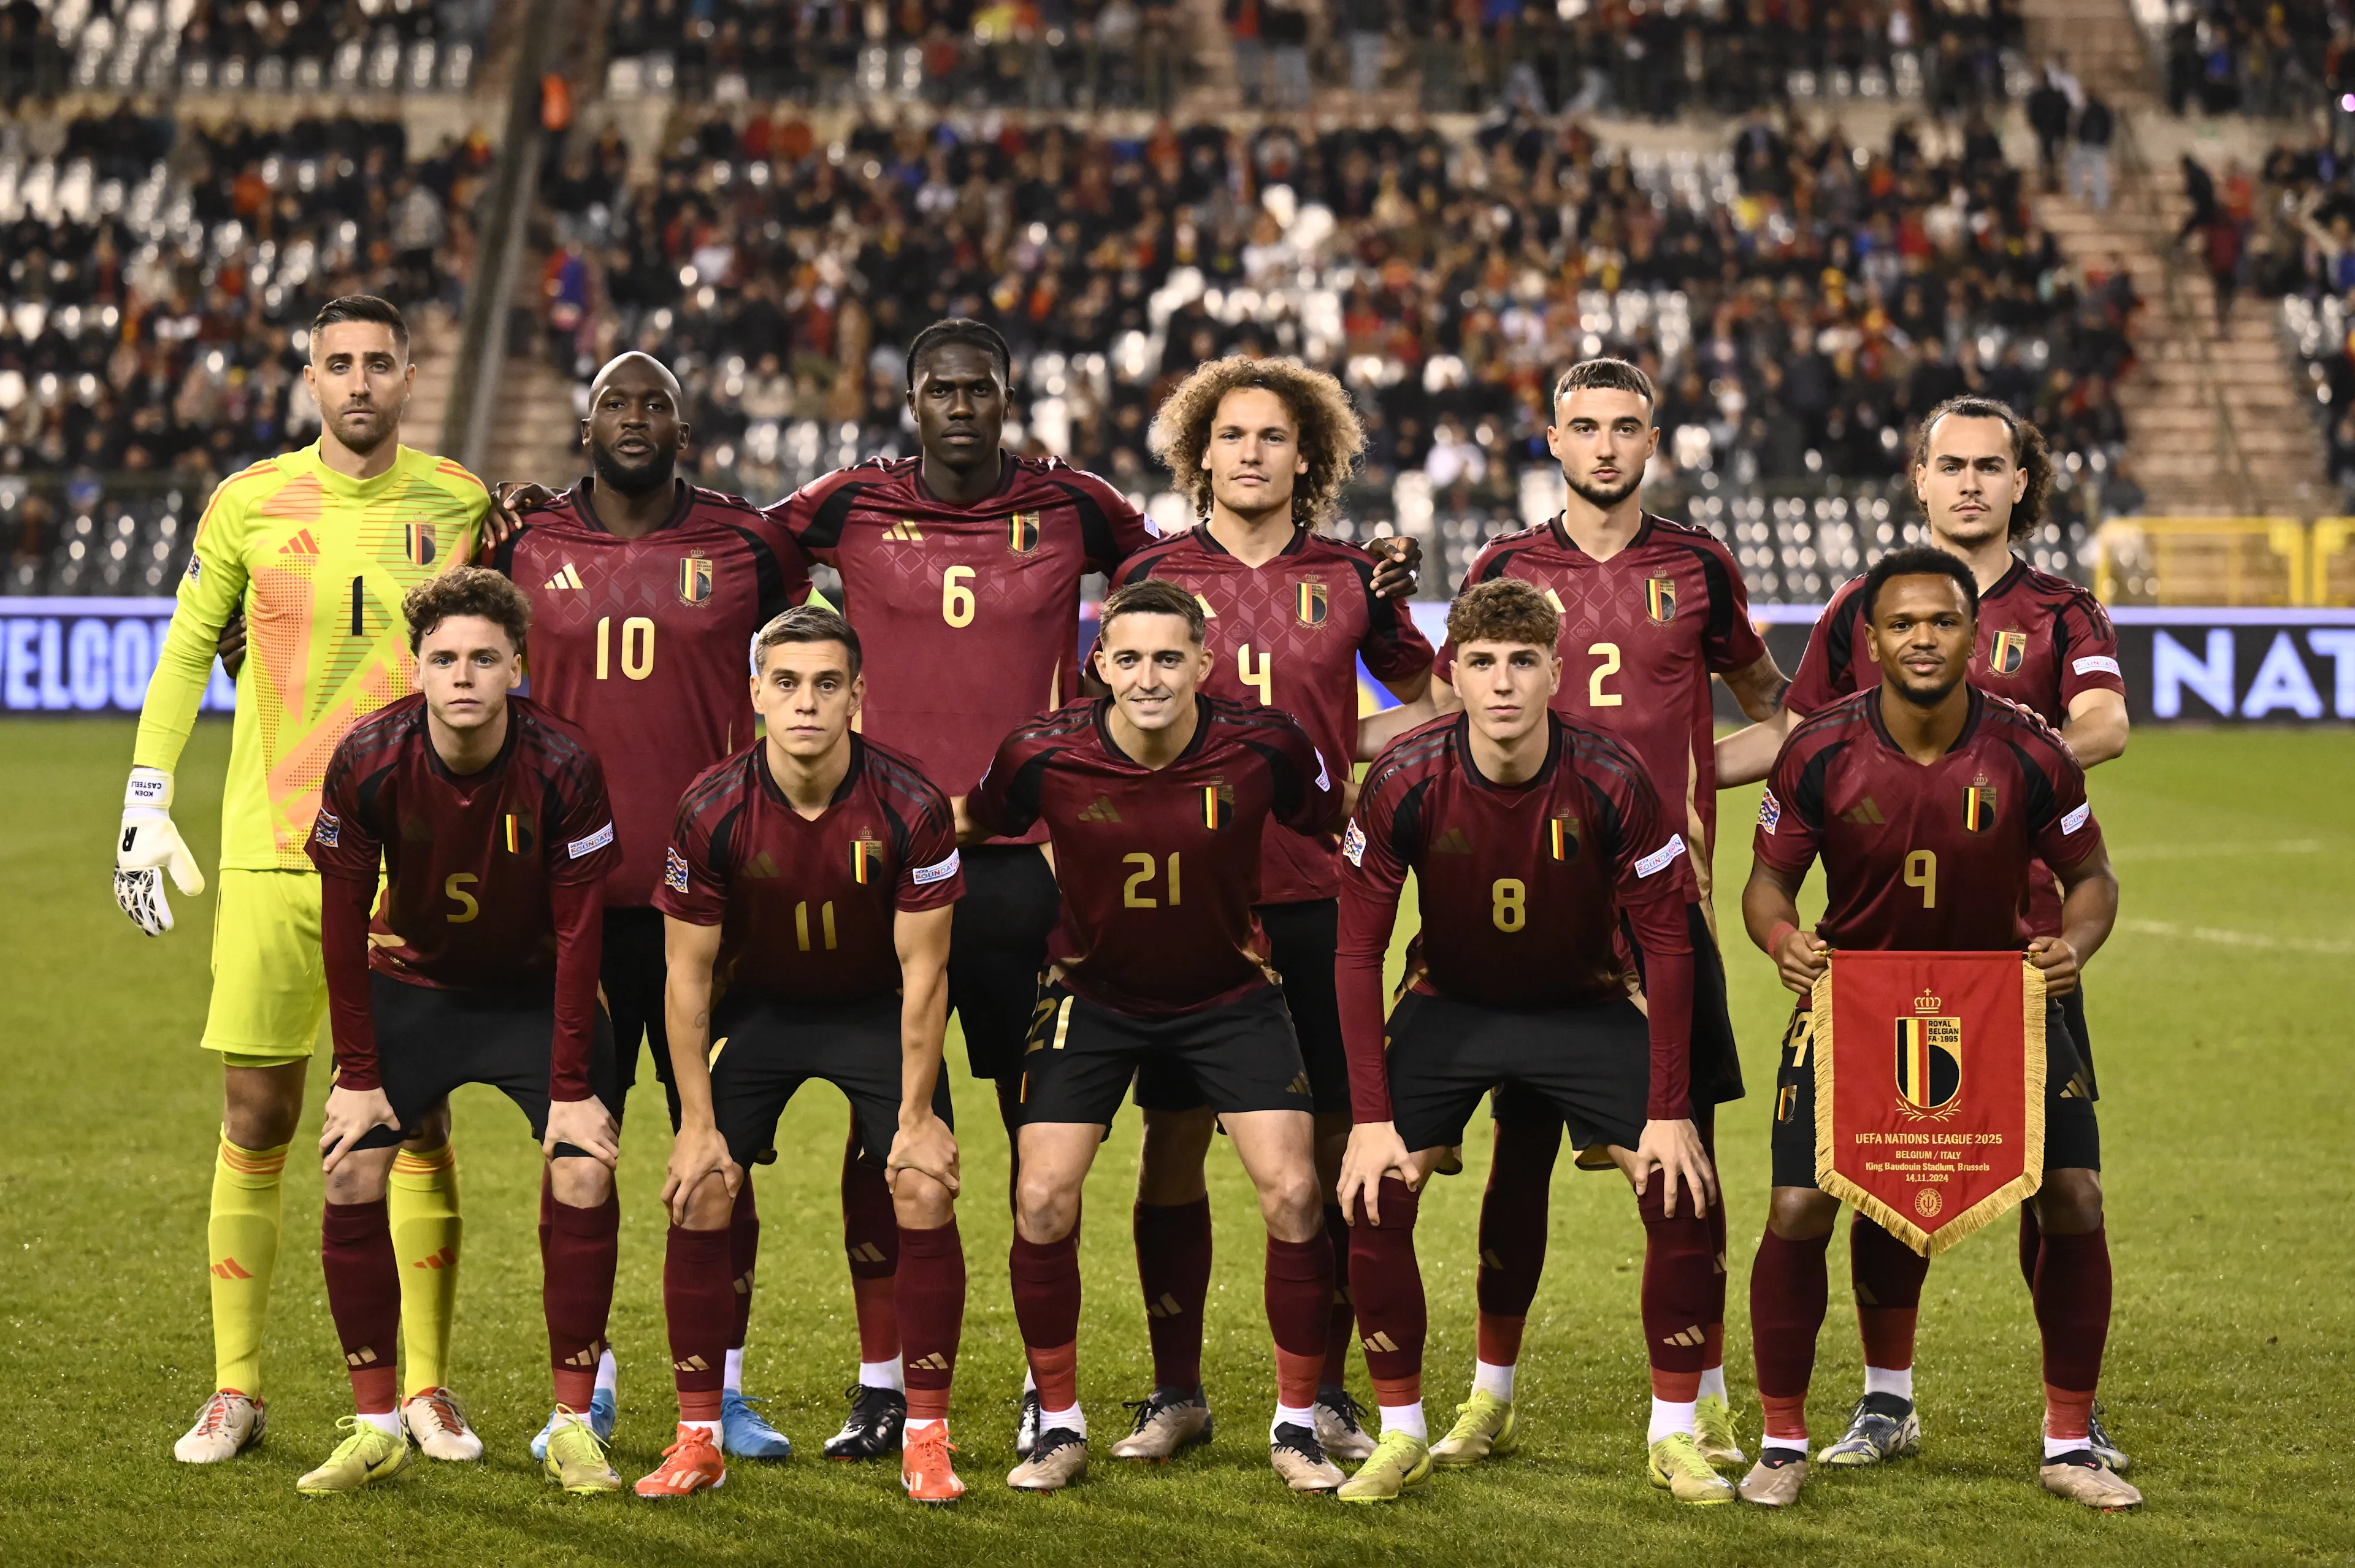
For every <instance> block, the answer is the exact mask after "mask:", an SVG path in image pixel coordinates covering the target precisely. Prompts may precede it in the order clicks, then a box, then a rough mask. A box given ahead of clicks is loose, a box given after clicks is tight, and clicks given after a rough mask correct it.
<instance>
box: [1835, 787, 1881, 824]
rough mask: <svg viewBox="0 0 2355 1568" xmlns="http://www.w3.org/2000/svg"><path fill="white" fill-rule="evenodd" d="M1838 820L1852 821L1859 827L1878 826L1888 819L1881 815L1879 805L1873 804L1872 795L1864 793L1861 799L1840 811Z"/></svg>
mask: <svg viewBox="0 0 2355 1568" xmlns="http://www.w3.org/2000/svg"><path fill="white" fill-rule="evenodd" d="M1840 820H1841V821H1842V822H1853V823H1855V824H1856V825H1857V826H1858V827H1881V825H1882V824H1883V823H1885V822H1887V821H1888V820H1889V819H1888V818H1887V817H1885V816H1881V807H1879V806H1878V805H1874V804H1873V802H1872V797H1871V796H1870V795H1866V796H1865V797H1864V798H1863V799H1862V800H1859V801H1858V802H1857V803H1856V804H1855V805H1851V806H1849V808H1848V809H1847V810H1846V811H1843V812H1841V813H1840Z"/></svg>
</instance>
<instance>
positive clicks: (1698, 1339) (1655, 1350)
mask: <svg viewBox="0 0 2355 1568" xmlns="http://www.w3.org/2000/svg"><path fill="white" fill-rule="evenodd" d="M1667 1184H1668V1177H1667V1174H1666V1173H1665V1172H1663V1171H1657V1170H1656V1171H1654V1172H1653V1173H1652V1179H1651V1180H1650V1181H1649V1182H1648V1183H1647V1184H1646V1186H1645V1188H1644V1190H1643V1193H1642V1195H1641V1196H1640V1197H1639V1198H1638V1199H1637V1200H1636V1209H1637V1211H1638V1212H1640V1213H1641V1214H1642V1215H1643V1217H1644V1283H1643V1292H1642V1303H1643V1320H1644V1349H1645V1351H1646V1356H1647V1357H1648V1359H1649V1360H1650V1362H1651V1367H1652V1397H1653V1398H1654V1399H1657V1400H1665V1401H1668V1403H1673V1404H1690V1403H1692V1402H1693V1401H1694V1400H1696V1399H1698V1398H1699V1397H1700V1374H1701V1369H1702V1368H1703V1367H1704V1366H1705V1365H1706V1364H1707V1362H1708V1359H1709V1333H1708V1326H1707V1324H1706V1322H1705V1321H1704V1320H1705V1318H1706V1317H1708V1313H1709V1305H1710V1283H1711V1280H1710V1275H1711V1271H1712V1269H1713V1268H1714V1266H1715V1263H1716V1258H1715V1254H1714V1249H1713V1245H1712V1243H1710V1235H1709V1221H1708V1219H1707V1218H1706V1217H1705V1216H1703V1215H1700V1214H1696V1213H1695V1212H1693V1207H1692V1194H1691V1193H1689V1192H1686V1193H1682V1194H1679V1196H1680V1197H1681V1198H1682V1200H1683V1201H1681V1202H1679V1203H1678V1205H1677V1212H1676V1213H1675V1215H1673V1216H1671V1215H1669V1214H1668V1212H1667V1202H1666V1193H1667Z"/></svg>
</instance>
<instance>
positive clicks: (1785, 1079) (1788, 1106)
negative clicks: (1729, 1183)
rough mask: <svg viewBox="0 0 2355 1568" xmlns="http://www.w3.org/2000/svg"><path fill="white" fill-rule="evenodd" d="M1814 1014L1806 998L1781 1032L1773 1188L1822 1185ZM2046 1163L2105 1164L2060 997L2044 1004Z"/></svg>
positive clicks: (2050, 1166) (2088, 1087) (2088, 1088)
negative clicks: (1818, 1166)
mask: <svg viewBox="0 0 2355 1568" xmlns="http://www.w3.org/2000/svg"><path fill="white" fill-rule="evenodd" d="M1814 1044H1815V1014H1814V1013H1813V1012H1812V1011H1811V1010H1810V1009H1809V1008H1808V1007H1807V1004H1806V1003H1805V1002H1801V1003H1800V1004H1799V1005H1798V1006H1797V1007H1796V1008H1793V1009H1792V1010H1791V1022H1790V1024H1789V1026H1788V1027H1786V1028H1785V1029H1784V1030H1783V1051H1782V1057H1781V1061H1780V1063H1779V1065H1778V1067H1777V1069H1776V1072H1775V1074H1774V1185H1775V1186H1777V1187H1813V1186H1815V1184H1816V1060H1815V1051H1814ZM2044 1168H2045V1169H2047V1170H2099V1169H2101V1168H2102V1128H2101V1124H2100V1122H2099V1121H2098V1120H2097V1119H2096V1118H2095V1116H2094V1098H2093V1093H2092V1084H2091V1082H2090V1078H2089V1075H2088V1074H2087V1072H2086V1070H2085V1067H2084V1063H2083V1058H2081V1057H2080V1056H2079V1055H2078V1054H2077V1042H2076V1040H2075V1039H2074V1038H2073V1037H2072V1036H2071V1034H2070V1032H2069V1020H2068V1017H2067V1015H2066V1014H2065V1013H2064V1012H2063V1011H2062V1007H2061V1002H2060V999H2059V998H2057V997H2055V998H2053V999H2051V1000H2050V1001H2048V1002H2046V1003H2045V1005H2044Z"/></svg>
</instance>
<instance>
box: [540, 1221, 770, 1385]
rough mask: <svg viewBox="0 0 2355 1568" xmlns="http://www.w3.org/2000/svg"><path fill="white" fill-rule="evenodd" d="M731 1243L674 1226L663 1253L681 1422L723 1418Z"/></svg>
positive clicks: (732, 1299)
mask: <svg viewBox="0 0 2355 1568" xmlns="http://www.w3.org/2000/svg"><path fill="white" fill-rule="evenodd" d="M729 1242H730V1236H729V1232H726V1231H690V1230H687V1229H686V1228H685V1227H684V1226H680V1225H673V1226H672V1227H671V1228H670V1236H669V1239H668V1241H667V1242H666V1244H665V1246H664V1249H663V1318H664V1320H665V1322H666V1324H667V1326H668V1327H669V1329H670V1370H671V1378H672V1380H673V1381H674V1382H675V1383H676V1385H677V1389H678V1418H679V1419H680V1420H681V1421H717V1420H719V1403H720V1400H719V1396H720V1385H721V1382H722V1381H723V1380H722V1370H723V1368H724V1367H725V1365H726V1362H727V1357H728V1329H729V1326H730V1324H731V1323H733V1322H734V1321H735V1317H736V1292H735V1290H734V1288H733V1286H732V1285H731V1284H730V1280H729V1277H728V1271H729V1268H730V1263H731V1258H730V1248H729ZM573 1408H575V1409H585V1408H587V1407H586V1406H582V1405H575V1406H574V1407H573Z"/></svg>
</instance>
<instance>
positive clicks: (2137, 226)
mask: <svg viewBox="0 0 2355 1568" xmlns="http://www.w3.org/2000/svg"><path fill="white" fill-rule="evenodd" d="M2024 14H2025V16H2026V19H2027V22H2028V32H2029V40H2030V48H2031V51H2032V52H2033V53H2034V54H2035V55H2036V57H2037V58H2039V59H2044V58H2049V57H2050V56H2051V55H2053V54H2060V53H2065V54H2067V56H2068V57H2069V63H2070V68H2071V69H2073V70H2074V71H2075V72H2076V73H2077V74H2078V76H2079V78H2080V79H2081V80H2083V81H2084V82H2085V83H2086V84H2087V85H2088V86H2089V87H2091V88H2093V89H2094V91H2097V92H2099V93H2100V94H2101V96H2102V97H2103V98H2104V99H2105V100H2106V101H2108V102H2109V103H2110V104H2111V105H2112V107H2113V108H2114V109H2115V111H2116V112H2117V114H2118V119H2119V124H2120V135H2119V138H2118V142H2117V144H2116V146H2115V151H2116V152H2117V153H2118V154H2119V155H2120V156H2118V157H2117V158H2116V160H2115V162H2116V165H2117V170H2116V173H2117V177H2116V181H2115V188H2114V190H2113V193H2112V199H2111V203H2110V209H2109V210H2108V211H2107V212H2096V211H2094V210H2093V209H2092V208H2088V207H2086V206H2085V205H2084V204H2083V203H2081V202H2078V201H2076V200H2073V198H2071V197H2068V196H2067V195H2065V194H2061V195H2041V194H2040V195H2038V196H2037V197H2035V200H2034V206H2035V212H2036V219H2037V221H2038V222H2039V223H2041V224H2042V225H2043V226H2044V227H2045V228H2046V229H2050V230H2051V232H2052V234H2053V235H2054V237H2055V238H2057V239H2058V240H2060V241H2061V243H2062V247H2063V248H2064V249H2065V250H2066V251H2068V252H2069V253H2070V254H2071V255H2072V256H2073V257H2075V258H2077V259H2078V261H2079V264H2080V265H2081V266H2082V267H2083V268H2085V269H2086V270H2088V271H2091V272H2108V271H2110V270H2111V268H2112V266H2113V264H2114V262H2113V259H2114V258H2116V259H2122V260H2123V261H2124V264H2125V266H2126V270H2127V272H2128V273H2129V274H2130V275H2131V276H2132V277H2133V279H2134V281H2135V286H2136V289H2137V292H2139V293H2141V295H2142V297H2143V300H2144V302H2145V303H2144V308H2143V309H2142V311H2141V312H2140V313H2139V314H2138V315H2137V318H2136V322H2135V326H2134V329H2133V340H2134V347H2135V352H2136V356H2137V367H2136V369H2135V371H2134V373H2133V374H2132V375H2130V376H2128V377H2127V378H2126V379H2125V380H2124V381H2123V382H2122V383H2121V384H2120V385H2119V387H2118V389H2117V396H2118V404H2119V407H2120V409H2121V411H2123V412H2124V413H2125V415H2126V429H2127V432H2129V439H2130V451H2131V459H2132V462H2133V464H2134V473H2135V476H2136V478H2137V480H2139V481H2140V483H2141V484H2142V485H2143V488H2144V490H2145V492H2146V494H2147V498H2148V500H2147V507H2146V511H2147V513H2148V514H2149V515H2152V516H2174V517H2182V516H2211V517H2254V516H2260V515H2275V516H2291V517H2311V516H2313V515H2314V513H2315V512H2316V510H2317V509H2318V508H2327V507H2331V506H2332V504H2333V502H2332V497H2331V492H2330V487H2329V485H2328V484H2327V483H2326V482H2325V477H2324V475H2325V467H2326V458H2325V454H2324V452H2323V448H2322V440H2321V434H2320V432H2319V431H2318V429H2317V428H2316V423H2315V420H2314V418H2313V415H2312V413H2311V411H2309V410H2308V409H2307V407H2306V404H2305V401H2304V400H2303V398H2302V396H2301V393H2302V392H2303V390H2304V386H2305V383H2304V379H2302V378H2299V379H2293V378H2292V376H2291V374H2290V368H2289V366H2288V365H2287V363H2286V360H2285V358H2284V357H2283V354H2282V350H2281V347H2280V345H2279V344H2278V343H2277V342H2276V341H2275V335H2274V328H2273V320H2274V315H2275V307H2274V305H2273V302H2271V301H2268V300H2263V299H2259V298H2257V297H2255V296H2254V295H2253V294H2251V293H2243V294H2242V295H2241V296H2240V297H2239V298H2238V299H2237V300H2236V301H2234V303H2233V306H2232V315H2231V317H2230V319H2229V320H2228V321H2227V322H2226V323H2225V324H2224V329H2223V330H2222V331H2220V330H2219V329H2218V324H2217V321H2216V302H2215V293H2214V291H2213V290H2212V289H2211V286H2210V284H2209V281H2208V273H2207V270H2206V268H2205V267H2204V266H2203V265H2202V264H2201V263H2200V259H2199V257H2198V256H2197V255H2196V254H2195V253H2194V252H2193V251H2191V250H2190V249H2186V248H2179V247H2178V246H2177V244H2176V243H2175V236H2176V234H2177V232H2178V230H2179V229H2180V228H2181V227H2182V224H2183V220H2184V219H2185V217H2186V216H2187V215H2188V214H2189V212H2190V205H2189V203H2188V202H2187V201H2186V200H2185V198H2184V195H2183V178H2182V171H2181V169H2180V167H2179V165H2177V164H2176V163H2175V162H2174V161H2173V159H2172V158H2171V157H2169V158H2167V159H2165V160H2161V159H2158V158H2157V157H2154V156H2151V155H2148V154H2147V152H2146V149H2145V145H2144V141H2145V138H2143V137H2142V136H2141V135H2139V134H2138V133H2137V123H2147V122H2151V121H2155V120H2157V119H2158V117H2160V116H2161V115H2163V113H2164V111H2163V110H2161V109H2160V108H2159V106H2158V101H2157V98H2156V96H2155V95H2154V93H2153V92H2152V91H2151V84H2152V82H2153V80H2155V77H2154V72H2153V69H2152V66H2151V63H2150V58H2149V55H2148V52H2147V47H2146V45H2145V43H2144V39H2143V35H2142V33H2141V31H2140V30H2139V28H2138V27H2137V25H2136V23H2135V20H2134V17H2133V15H2132V13H2131V12H2130V11H2129V9H2128V7H2127V4H2126V0H2027V3H2026V5H2025V6H2024Z"/></svg>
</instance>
